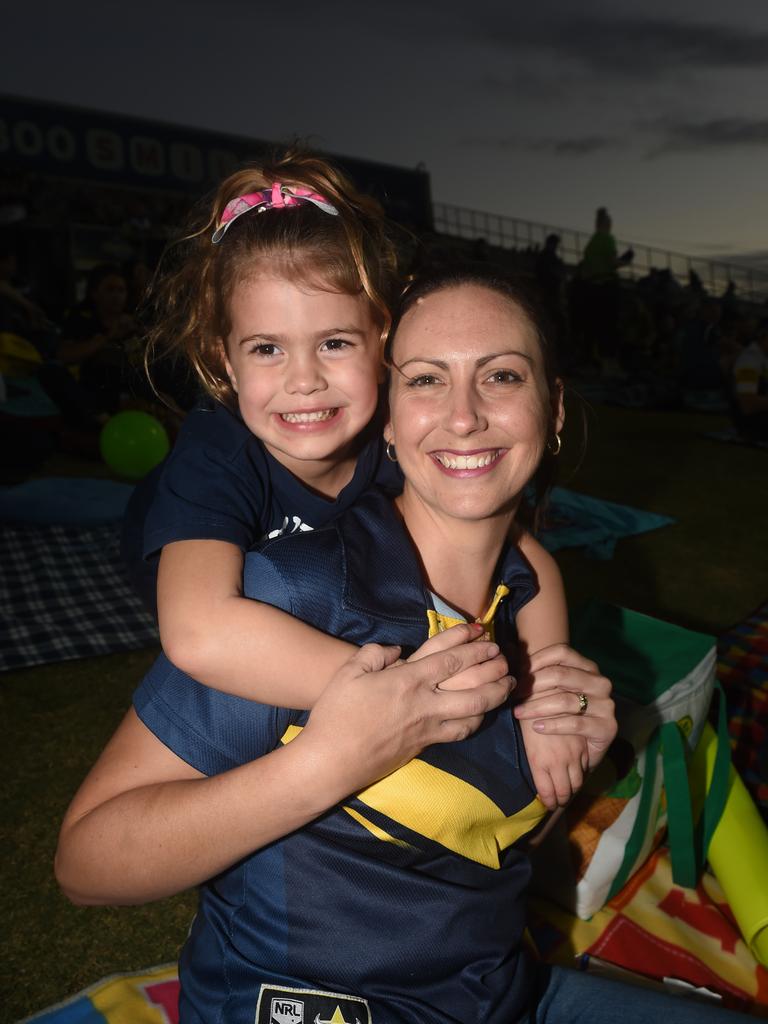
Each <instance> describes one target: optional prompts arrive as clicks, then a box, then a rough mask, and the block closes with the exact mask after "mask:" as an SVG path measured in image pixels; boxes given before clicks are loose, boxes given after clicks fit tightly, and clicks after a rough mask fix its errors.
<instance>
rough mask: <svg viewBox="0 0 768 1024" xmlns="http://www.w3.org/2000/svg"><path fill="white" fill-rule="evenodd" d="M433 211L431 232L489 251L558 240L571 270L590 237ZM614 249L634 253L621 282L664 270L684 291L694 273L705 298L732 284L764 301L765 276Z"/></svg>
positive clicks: (442, 206) (638, 249)
mask: <svg viewBox="0 0 768 1024" xmlns="http://www.w3.org/2000/svg"><path fill="white" fill-rule="evenodd" d="M432 210H433V216H434V224H435V230H436V231H438V232H440V233H441V234H445V235H451V236H453V237H456V238H467V239H474V240H476V239H480V238H483V239H485V241H486V242H487V243H488V244H489V245H494V246H498V247H499V248H502V249H514V250H518V251H519V250H521V249H522V250H525V249H541V248H542V247H543V245H544V240H545V239H546V237H547V235H550V234H555V235H559V236H560V254H561V256H562V258H563V259H564V260H565V262H566V263H568V264H571V265H572V266H575V265H576V264H577V263H578V262H579V261H580V260H581V256H582V253H583V251H584V248H585V247H586V244H587V242H588V241H589V239H590V238H591V234H590V233H589V232H586V231H574V230H573V229H571V228H560V227H555V226H554V225H552V224H540V223H537V222H535V221H530V220H522V219H520V218H519V217H506V216H503V215H502V214H497V213H487V212H485V211H483V210H470V209H467V208H465V207H462V206H452V205H451V204H449V203H433V204H432ZM616 245H617V248H618V250H619V252H620V253H621V252H623V251H624V250H625V249H632V250H633V251H634V254H635V255H634V259H633V260H632V263H631V264H629V265H628V266H626V267H623V268H622V270H621V275H622V277H626V278H628V279H630V280H632V279H636V278H639V277H644V276H645V275H646V274H647V273H649V272H650V271H651V270H652V269H655V270H669V272H670V273H671V274H672V276H673V277H674V278H675V280H676V281H678V282H679V283H680V284H681V285H686V284H688V282H689V275H690V272H691V271H693V272H694V273H695V274H697V275H698V277H699V278H700V279H701V282H702V284H703V285H704V287H705V288H706V289H707V291H708V292H709V293H710V295H713V296H720V295H722V294H723V292H724V291H725V289H726V288H727V287H728V285H729V284H730V283H733V284H734V285H735V287H736V295H737V297H738V298H740V299H745V300H747V301H750V302H765V301H766V300H768V272H766V271H762V270H758V269H755V268H753V267H747V266H743V265H741V264H739V263H725V262H722V261H720V260H711V259H706V258H704V257H698V256H686V255H684V254H683V253H678V252H670V251H669V250H667V249H657V248H655V247H653V246H649V245H637V244H635V243H634V242H627V241H620V240H618V239H617V241H616Z"/></svg>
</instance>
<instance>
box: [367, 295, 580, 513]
mask: <svg viewBox="0 0 768 1024" xmlns="http://www.w3.org/2000/svg"><path fill="white" fill-rule="evenodd" d="M392 359H393V362H394V364H395V365H394V368H393V370H392V381H391V388H390V421H389V423H388V425H387V427H386V430H385V436H386V437H387V440H391V441H392V442H393V444H394V445H395V448H396V452H397V459H398V461H399V463H400V466H401V468H402V470H403V473H404V474H405V478H406V490H405V499H406V500H408V497H410V498H414V497H415V498H417V499H419V501H420V502H421V503H422V504H425V505H427V506H428V507H429V508H430V509H432V510H433V512H437V513H439V514H441V515H448V516H450V517H452V518H458V519H486V518H489V517H492V516H496V515H499V514H504V515H506V514H510V513H514V511H515V509H516V507H517V502H518V500H519V497H520V494H521V492H522V490H523V488H524V487H525V485H526V484H527V483H528V481H529V480H530V479H531V477H532V476H533V474H534V472H535V471H536V468H537V466H538V464H539V461H540V459H541V456H542V454H543V452H544V446H545V444H546V442H547V440H548V439H549V438H551V437H552V435H553V433H554V432H555V431H558V430H560V428H561V426H562V424H563V406H562V397H561V390H560V388H559V387H558V389H557V392H556V394H555V395H550V392H549V387H548V384H547V380H546V377H545V373H544V364H543V359H542V353H541V348H540V345H539V342H538V339H537V337H536V333H535V331H534V329H533V327H532V325H531V324H530V322H529V321H528V319H527V318H526V316H525V314H524V313H523V312H522V311H521V310H520V309H519V307H518V306H517V305H515V303H514V302H513V301H512V300H510V299H509V298H507V297H505V296H503V295H501V294H499V293H498V292H496V291H494V290H492V289H490V288H486V287H483V286H482V285H476V284H462V285H457V286H453V287H448V288H445V289H443V290H441V291H437V292H433V293H432V294H430V295H427V296H426V297H425V298H423V299H421V300H419V301H418V302H417V303H416V305H414V306H413V307H412V308H411V309H410V310H409V311H408V312H407V313H406V314H405V316H404V317H403V319H402V320H401V322H400V326H399V328H398V331H397V335H396V338H395V342H394V349H393V353H392Z"/></svg>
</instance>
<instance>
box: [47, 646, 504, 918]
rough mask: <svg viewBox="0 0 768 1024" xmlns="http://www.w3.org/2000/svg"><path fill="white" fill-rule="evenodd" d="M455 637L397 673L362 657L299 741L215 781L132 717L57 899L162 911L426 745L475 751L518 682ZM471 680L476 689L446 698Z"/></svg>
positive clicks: (69, 817) (104, 762)
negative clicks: (474, 736) (492, 714)
mask: <svg viewBox="0 0 768 1024" xmlns="http://www.w3.org/2000/svg"><path fill="white" fill-rule="evenodd" d="M451 633H452V636H448V634H447V633H446V634H444V635H443V639H442V641H441V643H442V649H441V650H439V651H438V652H436V653H433V654H431V655H430V656H428V657H425V658H421V659H419V660H417V661H414V662H412V663H408V664H394V662H395V660H396V659H397V655H398V649H397V648H391V647H390V648H385V647H380V646H378V645H373V644H369V645H366V646H365V647H363V648H361V649H360V651H358V652H357V653H356V654H355V655H354V656H353V657H352V658H351V659H350V660H349V661H348V662H347V664H346V665H345V666H344V668H343V669H342V670H341V671H340V672H339V673H338V674H337V675H336V678H335V679H334V680H333V682H332V683H331V685H330V686H329V687H328V688H327V689H326V691H325V693H324V694H323V695H322V697H321V699H320V700H319V701H318V704H317V706H316V707H315V709H314V711H313V712H312V715H311V716H310V719H309V722H308V724H307V725H306V726H305V728H304V729H303V730H302V731H301V733H300V734H299V735H298V737H297V738H296V739H294V740H293V741H292V742H290V743H288V744H287V745H286V746H282V747H278V749H276V750H273V751H272V752H270V753H267V754H265V755H264V756H263V757H260V758H259V759H257V760H256V761H253V762H251V763H250V764H247V765H243V766H242V767H239V768H235V769H233V770H231V771H228V772H224V773H222V774H221V775H217V776H213V777H211V778H206V777H204V776H202V775H201V774H200V773H199V772H197V771H195V769H193V768H192V767H190V766H189V765H188V764H186V763H185V762H184V761H182V760H180V759H179V758H178V757H177V756H176V755H175V754H174V753H172V752H171V751H170V750H169V749H168V748H167V747H165V746H164V745H163V744H162V743H161V742H160V740H159V739H158V738H157V737H156V736H154V735H153V733H151V732H150V731H149V730H148V729H147V728H146V727H145V726H144V725H143V723H142V722H141V721H140V720H139V718H138V716H137V715H136V713H135V712H134V711H133V710H132V711H130V712H129V713H128V714H127V715H126V717H125V719H124V720H123V722H122V724H121V725H120V726H119V728H118V730H117V732H116V733H115V735H114V736H113V737H112V739H111V740H110V742H109V743H108V744H107V747H106V748H105V750H104V752H103V753H102V755H101V757H100V758H99V760H98V761H97V762H96V764H95V765H94V767H93V768H92V769H91V772H90V773H89V775H88V776H87V778H86V779H85V781H84V782H83V784H82V786H81V787H80V789H79V791H78V793H77V794H76V796H75V798H74V800H73V801H72V804H71V806H70V808H69V810H68V811H67V814H66V816H65V819H64V822H63V824H62V828H61V834H60V836H59V846H58V850H57V853H56V877H57V879H58V882H59V884H60V886H61V887H62V889H63V890H64V892H65V893H66V895H67V896H68V897H69V898H70V899H71V900H72V901H73V902H75V903H83V904H108V903H121V904H127V903H143V902H147V901H150V900H155V899H161V898H163V897H165V896H169V895H171V894H173V893H176V892H180V891H182V890H184V889H187V888H189V887H190V886H194V885H197V884H200V883H201V882H203V881H205V880H206V879H208V878H210V877H212V876H214V875H216V874H218V873H219V872H220V871H223V870H225V869H226V868H227V867H229V866H230V865H232V864H234V863H235V862H236V861H238V860H240V859H241V858H242V857H244V856H246V855H248V854H250V853H252V852H253V851H254V850H257V849H259V848H260V847H262V846H264V845H265V844H267V843H269V842H272V841H273V840H275V839H277V838H279V837H281V836H284V835H287V834H288V833H289V832H292V831H294V830H295V829H297V828H300V827H301V826H302V825H304V824H306V823H307V822H309V821H311V820H313V819H314V818H316V817H317V816H318V815H320V814H322V813H323V812H324V811H326V810H327V809H328V808H330V807H333V806H334V805H335V804H337V803H338V802H339V801H340V800H342V799H343V798H344V797H345V796H347V795H348V794H349V793H351V792H356V791H358V790H360V789H362V788H364V787H365V786H366V785H369V784H370V783H372V782H374V781H375V780H377V779H379V778H381V777H382V776H384V775H387V774H389V773H390V772H391V771H394V770H395V769H396V768H398V767H399V766H400V765H402V764H405V763H406V762H407V761H409V760H411V758H413V757H414V756H415V755H416V754H417V753H419V752H420V751H421V750H422V749H423V748H424V747H425V746H428V745H430V744H432V743H441V742H452V741H455V740H460V739H464V738H465V737H466V736H468V735H469V734H470V733H471V732H473V731H474V730H475V729H476V728H477V727H478V725H479V724H480V722H481V721H482V717H483V715H484V714H485V713H486V712H487V711H488V710H490V709H491V708H493V707H497V706H498V705H499V704H501V703H502V702H503V701H504V700H505V699H506V697H507V695H508V693H509V687H510V679H509V677H508V675H507V674H506V662H505V661H504V659H503V658H500V657H498V648H497V647H496V645H494V644H484V643H467V642H466V641H467V640H468V639H471V638H472V637H473V636H475V635H476V631H475V630H472V629H471V628H470V627H469V626H466V627H465V626H461V627H458V629H457V630H455V631H451ZM462 672H465V673H468V674H470V675H471V676H472V678H473V679H474V680H475V682H476V683H477V685H476V686H475V687H474V688H472V689H463V690H451V691H446V690H442V689H440V683H441V682H443V681H445V680H446V679H447V678H448V677H450V676H455V675H456V674H457V673H459V674H460V673H462ZM342 725H343V727H342ZM278 739H279V737H275V740H276V741H277V740H278Z"/></svg>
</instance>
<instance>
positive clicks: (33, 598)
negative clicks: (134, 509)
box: [0, 524, 158, 670]
mask: <svg viewBox="0 0 768 1024" xmlns="http://www.w3.org/2000/svg"><path fill="white" fill-rule="evenodd" d="M119 543H120V525H119V524H110V525H107V526H98V527H93V528H83V527H74V526H33V527H32V526H23V527H22V526H20V527H12V526H3V527H1V528H0V670H5V669H11V668H21V667H27V666H30V665H42V664H45V663H47V662H52V661H66V660H68V659H70V658H86V657H90V656H91V655H96V654H112V653H115V652H117V651H128V650H134V649H137V648H141V647H148V646H150V645H152V644H155V643H157V642H158V634H157V629H156V627H155V624H154V621H153V619H152V617H151V616H150V615H149V614H148V613H147V612H146V611H145V610H144V607H143V605H142V604H141V602H140V600H139V599H138V597H136V596H135V595H134V593H133V591H132V589H131V587H130V584H129V583H128V580H127V579H126V577H125V571H124V569H123V566H122V563H121V561H120V552H119Z"/></svg>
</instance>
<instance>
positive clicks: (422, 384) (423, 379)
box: [408, 373, 439, 388]
mask: <svg viewBox="0 0 768 1024" xmlns="http://www.w3.org/2000/svg"><path fill="white" fill-rule="evenodd" d="M430 384H439V380H438V379H437V377H435V375H434V374H432V373H420V374H419V375H418V376H417V377H409V378H408V387H409V388H426V387H429V385H430Z"/></svg>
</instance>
